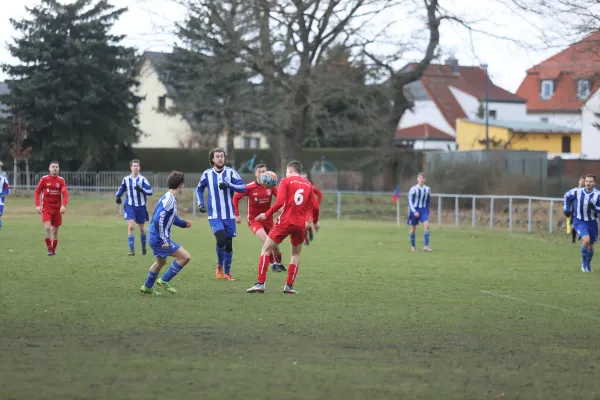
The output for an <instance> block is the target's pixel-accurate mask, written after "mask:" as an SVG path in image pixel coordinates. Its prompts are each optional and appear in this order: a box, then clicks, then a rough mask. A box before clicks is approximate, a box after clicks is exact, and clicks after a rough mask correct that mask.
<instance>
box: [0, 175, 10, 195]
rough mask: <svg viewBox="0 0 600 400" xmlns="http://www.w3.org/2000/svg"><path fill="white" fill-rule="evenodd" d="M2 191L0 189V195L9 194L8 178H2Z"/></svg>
mask: <svg viewBox="0 0 600 400" xmlns="http://www.w3.org/2000/svg"><path fill="white" fill-rule="evenodd" d="M1 189H2V191H0V197H4V196H8V195H9V194H10V186H9V185H8V179H4V185H2V188H1Z"/></svg>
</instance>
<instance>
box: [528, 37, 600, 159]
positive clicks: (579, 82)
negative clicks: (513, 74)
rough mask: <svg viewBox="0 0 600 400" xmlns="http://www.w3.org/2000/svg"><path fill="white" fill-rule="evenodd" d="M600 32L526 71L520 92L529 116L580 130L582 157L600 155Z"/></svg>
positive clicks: (599, 156)
mask: <svg viewBox="0 0 600 400" xmlns="http://www.w3.org/2000/svg"><path fill="white" fill-rule="evenodd" d="M599 74H600V32H597V33H594V34H592V35H590V36H588V37H586V38H584V39H583V40H581V41H579V42H577V43H574V44H572V45H571V46H569V47H567V48H566V49H564V50H563V51H561V52H559V53H557V54H555V55H554V56H552V57H550V58H548V59H547V60H545V61H542V62H541V63H539V64H537V65H535V66H533V67H532V68H530V69H529V70H527V76H526V77H525V79H524V80H523V82H522V83H521V85H520V86H519V89H518V90H517V95H519V96H520V97H523V98H524V99H526V100H527V114H528V115H529V117H530V118H533V119H538V120H539V121H542V122H547V123H550V124H558V125H562V126H567V127H571V128H575V129H580V130H581V156H582V157H583V158H594V159H597V158H600V130H599V129H598V128H596V127H595V124H597V123H600V118H598V117H597V116H596V113H598V112H600V98H599V97H600V93H598V92H599V91H598V89H599V88H600V82H599V81H598V75H599Z"/></svg>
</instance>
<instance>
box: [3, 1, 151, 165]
mask: <svg viewBox="0 0 600 400" xmlns="http://www.w3.org/2000/svg"><path fill="white" fill-rule="evenodd" d="M27 11H28V13H29V18H25V19H23V20H20V21H17V20H13V19H11V20H10V22H11V24H12V25H13V27H14V28H15V30H16V31H18V32H20V36H18V37H16V38H13V42H12V43H9V45H8V48H9V51H10V53H11V55H12V56H13V57H15V58H17V59H18V60H19V61H20V62H19V63H18V64H16V65H9V64H4V65H2V69H3V71H4V72H6V73H7V74H8V75H9V77H10V79H9V80H8V82H7V83H8V86H9V89H10V92H9V93H8V94H7V95H4V96H2V97H1V98H0V102H1V103H4V104H6V105H7V106H8V109H9V110H10V111H11V113H12V114H13V115H17V114H18V115H21V116H22V117H23V120H24V122H25V123H26V124H27V126H28V136H27V140H26V143H25V146H32V147H33V153H32V158H33V160H32V161H33V162H35V161H37V162H44V163H45V162H48V161H49V160H51V159H56V160H59V161H60V162H61V165H62V167H63V169H82V170H87V169H100V168H111V167H113V166H114V165H115V163H116V161H117V160H118V158H119V156H120V155H122V154H123V153H124V152H127V150H128V149H130V147H131V145H132V143H135V142H136V140H137V139H138V136H139V130H138V128H137V124H138V120H137V104H138V103H139V102H140V100H141V98H140V97H138V96H136V95H135V89H136V88H137V86H138V85H139V83H138V82H137V79H136V76H137V72H138V70H139V68H138V67H139V57H138V56H137V55H136V53H135V49H133V48H129V47H125V46H122V45H121V44H120V43H121V41H122V40H123V38H124V37H123V36H116V35H112V34H110V30H111V28H112V26H113V25H114V23H115V22H116V21H117V20H118V18H119V17H120V16H121V15H122V14H123V13H124V12H125V11H126V9H125V8H120V9H116V8H115V7H114V6H112V5H110V4H109V3H108V2H107V1H105V0H101V1H94V0H77V1H75V2H73V3H69V4H64V5H63V4H60V3H59V2H58V1H56V0H41V3H40V4H39V5H37V6H35V7H33V8H27Z"/></svg>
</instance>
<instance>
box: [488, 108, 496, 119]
mask: <svg viewBox="0 0 600 400" xmlns="http://www.w3.org/2000/svg"><path fill="white" fill-rule="evenodd" d="M489 113H490V118H491V119H496V110H489Z"/></svg>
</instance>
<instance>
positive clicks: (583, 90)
mask: <svg viewBox="0 0 600 400" xmlns="http://www.w3.org/2000/svg"><path fill="white" fill-rule="evenodd" d="M589 95H590V81H588V80H587V79H580V80H578V81H577V99H578V100H585V99H587V98H588V97H589Z"/></svg>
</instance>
